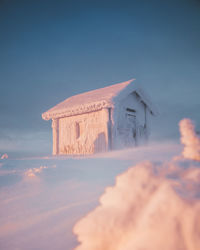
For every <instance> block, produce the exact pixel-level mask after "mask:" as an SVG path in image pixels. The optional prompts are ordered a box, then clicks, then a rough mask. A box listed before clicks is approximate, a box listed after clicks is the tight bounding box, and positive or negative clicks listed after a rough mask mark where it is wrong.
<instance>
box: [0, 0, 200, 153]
mask: <svg viewBox="0 0 200 250" xmlns="http://www.w3.org/2000/svg"><path fill="white" fill-rule="evenodd" d="M131 78H136V79H137V81H138V82H139V83H141V84H142V86H143V87H144V89H145V90H146V92H147V93H148V94H149V95H150V96H151V97H152V100H153V102H154V103H155V104H156V105H157V106H158V108H159V111H160V115H159V116H158V117H157V118H156V119H155V120H154V122H153V124H152V140H164V139H165V140H166V139H167V140H171V139H175V138H179V134H178V127H177V123H178V121H179V120H180V119H182V118H183V117H189V118H191V119H193V120H195V122H196V125H197V126H198V127H200V111H199V110H200V80H199V79H200V1H199V0H168V1H162V0H152V1H150V0H132V1H131V0H130V1H129V0H115V1H114V0H107V1H104V0H101V1H100V0H99V1H95V0H93V1H87V0H85V1H83V0H82V1H79V0H76V1H74V0H73V1H69V0H65V1H64V0H63V1H61V0H48V1H47V0H28V1H27V0H24V1H21V0H1V1H0V117H1V118H0V153H4V152H7V153H8V154H10V155H13V156H14V155H38V154H39V155H44V154H50V153H51V123H50V122H46V121H43V120H42V118H41V113H43V112H44V111H46V110H47V109H49V108H50V107H52V106H54V105H55V104H57V103H58V102H60V101H63V100H64V99H66V98H67V97H69V96H71V95H74V94H78V93H81V92H85V91H88V90H92V89H96V88H100V87H105V86H107V85H110V84H114V83H118V82H122V81H126V80H129V79H131Z"/></svg>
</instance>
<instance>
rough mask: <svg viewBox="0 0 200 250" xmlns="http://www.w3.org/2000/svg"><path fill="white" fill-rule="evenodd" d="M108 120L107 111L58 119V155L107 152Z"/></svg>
mask: <svg viewBox="0 0 200 250" xmlns="http://www.w3.org/2000/svg"><path fill="white" fill-rule="evenodd" d="M108 118H109V117H108V110H107V109H102V110H99V111H95V112H90V113H86V114H81V115H76V116H71V117H64V118H60V119H59V122H58V123H59V125H58V126H59V133H58V142H57V143H58V151H59V152H58V153H59V154H93V153H96V152H104V151H107V150H108V129H107V128H108ZM55 143H56V140H55V142H54V144H55ZM54 148H56V145H54Z"/></svg>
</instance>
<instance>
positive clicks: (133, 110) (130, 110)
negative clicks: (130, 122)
mask: <svg viewBox="0 0 200 250" xmlns="http://www.w3.org/2000/svg"><path fill="white" fill-rule="evenodd" d="M126 111H129V112H133V113H135V112H136V110H135V109H130V108H127V109H126Z"/></svg>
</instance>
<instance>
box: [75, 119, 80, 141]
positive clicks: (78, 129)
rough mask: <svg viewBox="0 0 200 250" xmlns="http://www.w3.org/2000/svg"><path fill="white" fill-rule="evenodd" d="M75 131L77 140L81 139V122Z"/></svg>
mask: <svg viewBox="0 0 200 250" xmlns="http://www.w3.org/2000/svg"><path fill="white" fill-rule="evenodd" d="M75 129H76V139H78V138H79V137H80V124H79V122H76V125H75Z"/></svg>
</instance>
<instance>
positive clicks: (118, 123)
mask: <svg viewBox="0 0 200 250" xmlns="http://www.w3.org/2000/svg"><path fill="white" fill-rule="evenodd" d="M133 81H134V80H129V81H127V82H122V83H118V84H114V85H111V86H108V87H105V88H101V89H97V90H93V91H89V92H86V93H83V94H79V95H76V96H72V97H70V98H68V99H66V100H65V101H63V102H61V103H59V104H57V105H56V106H55V107H53V108H51V109H50V110H48V111H47V112H45V113H43V114H42V117H43V119H45V120H49V119H52V129H53V154H54V155H57V154H93V153H97V152H104V151H108V150H112V149H120V148H125V147H132V146H136V145H139V144H142V143H144V142H145V141H146V140H147V139H148V136H149V133H150V118H151V116H152V115H153V114H155V113H156V111H155V108H154V107H153V105H152V103H151V101H150V99H149V97H147V95H146V94H145V93H144V91H143V90H142V89H141V88H140V87H138V86H137V84H136V83H135V82H133Z"/></svg>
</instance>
